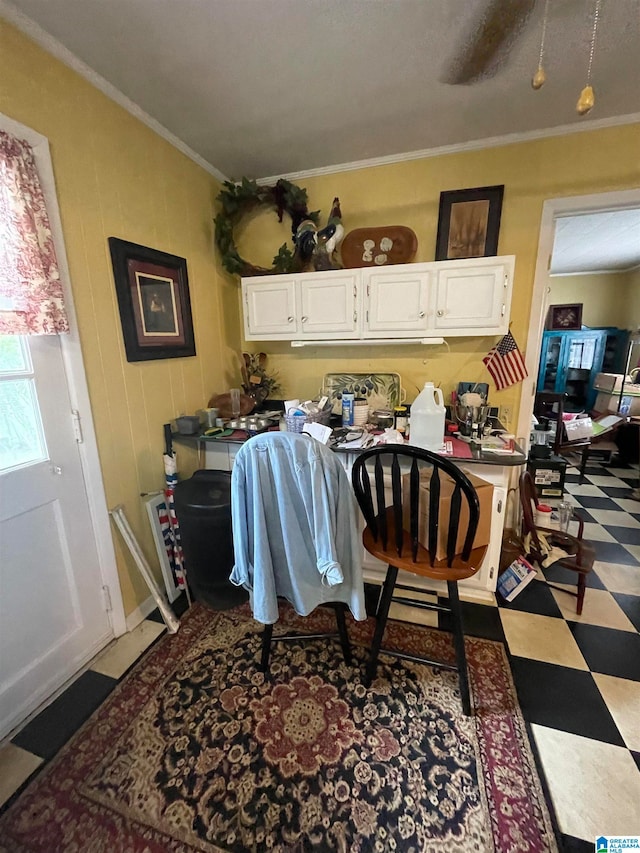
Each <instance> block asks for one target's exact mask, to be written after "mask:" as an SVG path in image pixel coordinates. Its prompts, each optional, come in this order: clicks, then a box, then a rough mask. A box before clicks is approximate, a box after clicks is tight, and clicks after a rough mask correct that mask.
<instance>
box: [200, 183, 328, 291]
mask: <svg viewBox="0 0 640 853" xmlns="http://www.w3.org/2000/svg"><path fill="white" fill-rule="evenodd" d="M223 186H224V189H223V190H221V191H220V193H219V195H218V197H217V199H216V201H217V202H218V203H219V204H220V212H219V213H218V215H217V216H216V217H215V219H214V222H215V226H216V230H215V241H216V246H217V247H218V250H219V251H220V254H221V256H222V266H223V267H224V268H225V269H226V270H227V272H230V273H232V274H234V275H240V276H244V275H271V274H274V273H288V272H296V271H297V267H298V266H300V263H299V260H298V258H297V255H296V253H295V251H294V252H291V250H290V249H289V248H288V246H287V244H286V243H283V244H282V246H280V248H279V250H278V254H277V255H276V256H275V257H274V259H273V266H272V267H271V269H267V268H266V267H259V266H256V265H255V264H252V263H250V262H249V261H246V260H245V259H244V258H242V257H241V256H240V253H239V252H238V249H237V248H236V244H235V241H234V239H233V231H234V228H235V227H236V225H237V224H238V222H240V220H241V219H242V217H243V216H246V215H247V214H248V213H250V212H251V211H253V210H255V208H257V207H267V208H269V209H275V210H276V212H277V214H278V220H279V221H280V222H282V217H283V215H284V214H285V213H288V214H289V216H290V217H291V232H292V235H293V237H294V242H295V235H296V231H297V229H298V226H299V225H300V223H301V222H303V221H304V220H305V219H310V220H311V221H312V222H313V223H314V224H316V225H317V224H318V220H319V218H320V211H319V210H314V211H312V212H311V213H309V211H308V210H307V191H306V190H303V189H301V188H300V187H297V186H296V185H295V184H292V183H290V182H289V181H285V180H284V179H283V178H281V179H280V180H279V181H278V182H277V183H276V184H275V186H272V187H264V186H258V184H257V183H256V182H255V181H249V180H247V178H243V179H242V182H241V183H239V184H234V183H233V182H232V181H225V182H224V184H223Z"/></svg>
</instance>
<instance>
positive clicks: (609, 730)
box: [511, 657, 625, 746]
mask: <svg viewBox="0 0 640 853" xmlns="http://www.w3.org/2000/svg"><path fill="white" fill-rule="evenodd" d="M511 671H512V673H513V680H514V683H515V685H516V690H517V691H518V699H519V701H520V707H521V709H522V713H523V715H524V718H525V720H526V721H527V722H528V723H536V724H537V725H540V726H547V727H548V728H552V729H559V730H560V731H563V732H569V733H570V734H575V735H580V736H581V737H587V738H591V739H593V740H600V741H604V742H605V743H611V744H614V745H615V746H624V745H625V744H624V740H623V739H622V736H621V735H620V732H619V731H618V728H617V726H616V724H615V723H614V721H613V718H612V716H611V714H610V713H609V710H608V708H607V706H606V704H605V701H604V699H603V698H602V694H601V693H600V691H599V690H598V687H597V685H596V683H595V681H594V680H593V677H592V675H591V673H590V672H583V671H581V670H578V669H571V668H569V667H564V666H557V665H555V664H551V663H545V662H543V661H535V660H529V659H528V658H519V657H513V658H511Z"/></svg>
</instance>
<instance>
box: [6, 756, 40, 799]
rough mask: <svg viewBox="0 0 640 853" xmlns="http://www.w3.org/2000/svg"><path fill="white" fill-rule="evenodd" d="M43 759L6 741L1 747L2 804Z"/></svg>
mask: <svg viewBox="0 0 640 853" xmlns="http://www.w3.org/2000/svg"><path fill="white" fill-rule="evenodd" d="M42 761H43V759H42V758H40V756H38V755H33V754H32V753H31V752H27V751H26V750H25V749H21V748H20V747H19V746H15V745H14V744H12V743H6V744H5V745H4V746H3V747H2V749H0V806H1V805H2V804H3V803H6V801H7V800H8V799H9V797H10V796H11V795H12V794H13V793H14V792H15V791H17V790H18V788H19V787H20V785H22V783H23V782H24V781H25V780H26V779H28V778H29V776H31V774H32V773H33V771H34V770H36V769H37V768H38V767H39V766H40V765H41V764H42Z"/></svg>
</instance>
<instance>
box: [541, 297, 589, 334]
mask: <svg viewBox="0 0 640 853" xmlns="http://www.w3.org/2000/svg"><path fill="white" fill-rule="evenodd" d="M546 327H547V329H553V330H554V331H561V330H562V329H572V330H574V331H575V330H578V331H579V330H580V329H581V328H582V303H581V302H580V303H576V304H568V305H550V306H549V311H548V313H547V323H546Z"/></svg>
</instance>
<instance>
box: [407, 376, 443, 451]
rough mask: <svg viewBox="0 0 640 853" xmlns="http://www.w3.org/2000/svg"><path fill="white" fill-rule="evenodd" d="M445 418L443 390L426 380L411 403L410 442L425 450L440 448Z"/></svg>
mask: <svg viewBox="0 0 640 853" xmlns="http://www.w3.org/2000/svg"><path fill="white" fill-rule="evenodd" d="M444 419H445V408H444V400H443V398H442V390H441V389H440V388H434V387H433V382H425V383H424V388H423V389H422V391H421V392H420V393H419V394H418V396H417V397H416V399H415V400H414V401H413V403H412V404H411V432H410V436H409V444H413V445H414V446H415V447H423V448H424V449H425V450H440V448H441V447H442V444H443V442H444Z"/></svg>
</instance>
